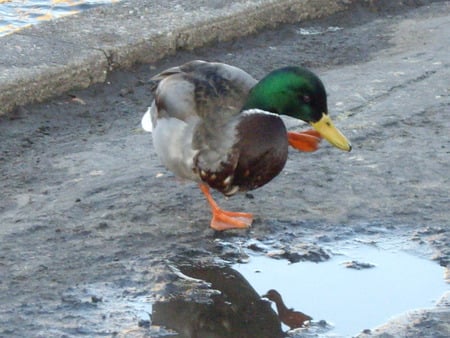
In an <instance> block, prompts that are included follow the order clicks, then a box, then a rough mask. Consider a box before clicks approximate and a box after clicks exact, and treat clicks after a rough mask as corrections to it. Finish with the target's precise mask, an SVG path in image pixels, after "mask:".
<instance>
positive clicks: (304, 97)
mask: <svg viewBox="0 0 450 338" xmlns="http://www.w3.org/2000/svg"><path fill="white" fill-rule="evenodd" d="M302 100H303V102H305V103H311V96H309V95H303V96H302Z"/></svg>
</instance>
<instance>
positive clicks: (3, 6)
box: [0, 0, 119, 37]
mask: <svg viewBox="0 0 450 338" xmlns="http://www.w3.org/2000/svg"><path fill="white" fill-rule="evenodd" d="M118 1H119V0H28V1H27V0H0V37H1V36H5V35H8V34H11V33H14V32H16V31H18V30H20V29H23V28H25V27H28V26H31V25H36V24H38V23H40V22H43V21H48V20H53V19H56V18H60V17H63V16H67V15H72V14H76V13H79V12H80V11H83V10H87V9H90V8H93V7H97V6H100V5H105V4H110V3H114V2H118Z"/></svg>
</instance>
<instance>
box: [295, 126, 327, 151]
mask: <svg viewBox="0 0 450 338" xmlns="http://www.w3.org/2000/svg"><path fill="white" fill-rule="evenodd" d="M287 135H288V141H289V144H290V145H291V147H293V148H295V149H297V150H300V151H305V152H313V151H316V150H317V149H319V143H320V141H321V140H322V136H320V134H319V133H318V132H317V131H315V130H312V129H310V130H306V131H303V132H300V133H298V132H293V131H288V133H287Z"/></svg>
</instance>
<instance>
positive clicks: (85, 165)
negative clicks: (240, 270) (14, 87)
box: [0, 2, 450, 337]
mask: <svg viewBox="0 0 450 338" xmlns="http://www.w3.org/2000/svg"><path fill="white" fill-rule="evenodd" d="M410 3H411V2H410ZM422 3H426V2H422ZM449 18H450V5H449V2H433V3H431V4H430V5H425V6H418V5H411V4H410V5H408V6H400V7H395V8H389V9H388V10H380V9H379V8H376V7H370V8H369V7H359V8H355V9H354V10H353V11H352V12H349V13H341V14H339V15H335V16H333V17H330V18H326V19H323V20H318V21H313V22H303V23H301V24H296V25H287V26H283V27H280V28H279V29H278V30H273V31H267V32H263V33H261V34H259V35H256V36H252V37H249V38H246V39H242V40H239V41H234V42H229V43H224V44H220V45H215V46H209V47H208V48H204V49H200V50H196V51H191V52H187V51H184V52H179V53H178V54H177V55H175V56H173V57H169V58H167V59H165V60H163V61H161V62H160V63H158V64H154V65H140V66H136V67H135V68H134V69H132V70H129V71H117V72H114V73H112V74H110V75H109V77H108V81H107V83H105V84H101V85H95V86H93V87H91V88H89V89H87V90H83V91H79V92H72V93H68V94H67V95H66V96H63V97H59V98H56V99H54V100H51V101H49V102H47V103H44V104H38V105H30V106H26V107H22V108H19V109H17V110H16V111H15V112H14V113H12V114H10V115H8V116H3V117H1V118H0V131H1V132H0V175H1V182H0V191H1V192H2V198H1V203H0V224H1V226H0V235H1V236H0V303H1V304H2V306H1V308H0V336H2V337H3V336H4V337H31V336H35V337H70V336H78V335H84V336H89V337H94V336H114V335H115V336H117V335H119V336H152V337H157V336H163V335H164V334H165V332H166V331H165V329H164V328H161V327H160V325H157V324H158V323H157V320H156V319H155V314H154V315H153V322H152V320H151V317H150V316H147V317H146V316H145V315H137V314H136V308H138V307H142V308H143V309H142V311H141V312H143V313H146V312H149V311H147V310H145V309H146V308H147V307H146V303H152V302H155V301H156V300H164V299H168V298H170V297H171V296H172V295H175V294H177V295H179V294H183V295H185V297H184V298H183V300H182V301H180V303H160V305H159V306H162V307H164V306H168V307H170V306H173V307H174V309H172V310H174V311H175V313H176V312H177V311H180V309H181V308H183V309H186V308H188V309H189V312H188V314H187V315H185V317H182V318H181V319H180V318H177V320H178V321H179V322H184V326H186V327H189V328H188V329H186V330H185V331H184V332H185V333H184V334H185V336H195V334H194V333H193V332H206V331H201V330H202V329H204V328H205V325H206V324H205V322H212V321H214V320H213V319H211V318H209V319H208V318H207V319H205V318H203V319H202V321H201V320H198V321H197V322H196V323H193V324H192V323H191V324H187V323H188V322H189V321H190V319H192V318H189V314H191V315H192V316H191V317H194V313H197V312H198V311H200V312H202V311H203V312H202V313H204V311H210V309H207V310H205V309H203V310H198V309H197V308H196V307H195V305H196V304H197V305H198V304H204V303H202V301H204V300H205V299H209V298H208V296H209V295H210V294H211V293H213V292H212V291H211V290H209V289H208V288H207V287H205V285H204V284H202V283H200V282H195V281H186V280H185V279H183V278H181V277H180V276H182V275H181V274H180V273H179V272H177V268H178V269H181V271H182V272H183V273H185V274H187V275H190V276H191V277H196V278H200V279H204V280H208V279H214V278H216V277H211V276H210V275H208V273H207V272H205V270H201V269H197V270H196V266H197V264H199V262H201V263H202V264H203V265H208V266H211V265H212V267H211V269H213V270H214V269H215V266H220V267H222V268H224V269H226V266H227V262H228V263H233V262H236V261H239V260H241V261H242V260H244V261H245V260H246V259H248V257H247V251H246V250H249V251H251V250H254V251H258V250H263V251H264V250H265V249H264V248H265V247H263V248H260V247H258V246H255V244H254V243H255V242H252V240H255V239H257V240H259V241H260V242H259V243H268V245H271V246H273V247H275V248H277V249H282V250H283V252H284V256H283V257H284V258H287V259H291V260H292V261H294V262H297V261H301V260H315V261H319V262H320V261H322V260H326V259H328V257H329V256H330V255H332V254H333V252H335V251H339V248H340V246H341V245H343V243H353V242H354V241H355V240H357V241H364V242H366V243H372V244H374V245H380V247H384V246H388V247H389V246H390V247H391V248H395V249H396V250H406V251H408V252H412V253H413V254H414V255H418V256H421V257H426V258H427V259H430V260H432V261H434V262H435V264H439V265H441V266H442V267H447V268H448V265H449V264H450V247H449V243H450V240H449V238H450V236H449V232H450V231H449V219H450V210H449V188H450V182H449V180H450V175H449V169H448V168H449V164H450V160H449V152H450V138H449V133H448V131H449V130H450V129H449V127H450V124H449V121H448V117H449V116H450V115H449V111H450V87H449V85H448V83H449V82H448V78H449V77H448V74H449V69H450V67H449V65H450V64H449V60H450V51H449V50H448V36H449V33H450V25H449ZM190 59H207V60H217V61H222V62H227V63H230V64H233V65H236V66H239V67H242V68H244V69H245V70H247V71H248V72H250V73H251V74H253V75H254V76H255V77H261V76H262V75H263V74H265V73H266V72H268V71H270V70H272V69H274V68H276V67H279V66H283V65H288V64H302V65H305V66H307V67H310V68H312V69H313V70H315V71H316V72H317V73H318V74H320V75H321V77H322V78H323V80H324V82H325V85H326V87H327V90H328V92H329V106H330V112H331V115H332V116H333V117H334V119H335V120H336V123H337V125H338V126H339V127H340V128H341V129H342V130H343V132H344V133H345V134H347V136H348V137H349V138H350V139H351V141H352V143H353V146H354V150H353V152H351V153H344V152H340V151H339V150H337V149H335V148H332V147H331V146H329V145H327V144H323V146H322V148H321V149H320V150H319V151H318V152H316V153H313V154H303V153H302V154H299V153H298V152H296V151H291V152H290V156H289V161H288V163H287V165H286V167H285V169H284V171H283V172H282V174H281V175H280V176H279V177H277V178H276V179H275V180H274V181H272V182H271V183H269V184H268V185H266V186H265V187H263V188H261V189H259V190H257V191H254V192H251V194H247V195H239V196H235V197H232V198H230V199H228V200H225V198H223V197H222V196H220V195H219V194H216V195H215V196H216V199H217V201H218V202H219V204H220V205H221V206H223V207H225V208H228V209H232V210H245V211H249V212H253V213H254V214H255V216H256V220H255V222H254V225H253V227H252V228H251V229H249V230H247V231H229V232H226V233H215V232H213V231H212V230H211V229H209V227H208V224H209V218H210V213H209V209H208V206H207V204H206V202H205V200H204V198H203V196H202V195H201V193H200V191H199V190H198V189H197V187H196V185H195V184H192V183H189V182H180V181H179V180H178V179H176V178H175V177H174V176H173V175H171V174H170V173H169V172H167V171H166V170H165V169H164V168H163V166H162V165H161V164H160V163H159V162H158V159H157V157H156V155H155V154H154V152H153V148H152V142H151V135H149V134H146V133H144V132H142V131H141V129H140V118H141V115H142V113H143V112H144V111H145V110H146V107H147V106H148V105H149V104H150V102H151V96H150V94H149V85H148V79H149V78H150V77H151V75H152V74H154V73H156V72H157V71H160V70H162V69H164V68H166V67H168V66H172V65H175V64H179V63H182V62H185V61H188V60H190ZM248 243H253V244H248ZM244 249H246V250H244ZM218 259H220V264H219V262H218ZM192 266H194V268H193V267H192ZM224 266H225V267H224ZM208 271H209V270H208ZM221 273H224V274H225V276H230V275H233V274H234V273H233V271H228V270H226V271H225V272H224V271H221ZM419 273H420V272H419ZM447 273H448V272H447ZM208 276H209V277H208ZM235 278H236V279H237V280H238V279H239V277H235ZM324 278H333V276H324ZM219 279H220V278H219ZM225 279H226V278H225ZM210 282H211V283H213V282H212V281H211V280H210ZM297 283H298V281H293V284H297ZM213 284H214V283H213ZM243 285H244V286H240V289H239V290H248V294H249V295H250V296H249V297H250V299H253V303H255V302H256V303H257V302H258V300H257V299H258V297H257V295H256V296H255V295H254V294H253V293H252V292H253V291H252V290H251V287H250V288H249V287H248V285H245V282H243ZM236 288H237V287H236ZM232 289H233V288H232ZM208 292H209V293H208ZM244 294H247V293H246V292H244V291H242V295H244ZM186 295H188V296H186ZM411 296H412V297H413V295H411ZM255 297H256V298H255ZM111 299H116V300H117V299H121V300H123V303H120V302H119V301H116V302H115V303H114V302H112V301H111ZM124 299H126V300H127V301H124ZM187 300H194V302H193V303H192V302H188V301H187ZM133 301H135V305H132V304H133ZM113 303H114V304H115V305H114V306H113V305H112V304H113ZM225 303H226V302H224V303H223V304H225ZM253 303H252V304H253ZM108 304H109V305H108ZM136 304H137V305H136ZM161 304H162V305H161ZM264 304H267V303H264ZM264 304H263V305H261V308H260V310H259V311H260V312H261V313H263V312H264V313H266V314H267V316H268V317H266V319H264V320H262V321H261V322H260V323H259V324H258V323H257V324H256V325H255V327H253V328H252V330H253V331H251V332H253V335H252V334H250V333H248V332H247V333H246V335H247V336H254V337H261V336H264V335H266V336H268V337H271V336H277V335H278V334H279V333H280V327H279V323H278V324H277V323H275V324H273V325H272V324H270V325H269V324H267V323H273V315H274V313H273V312H271V311H270V310H269V309H267V308H266V307H265V305H264ZM199 306H203V305H199ZM155 307H156V305H155V306H154V310H155ZM191 307H192V308H191ZM261 309H263V310H261ZM448 309H449V307H448V303H447V305H445V302H444V303H442V304H441V305H440V307H438V308H436V309H433V310H431V312H423V313H419V314H417V318H416V317H415V319H414V325H412V324H408V325H406V329H405V325H400V328H396V325H397V324H398V323H395V322H394V323H393V324H391V325H388V326H387V328H384V330H385V331H384V332H389V333H392V332H394V333H393V336H398V332H403V333H404V332H406V333H407V334H408V337H425V336H428V337H444V336H446V335H447V334H448V333H449V327H450V323H449V320H448V317H449V310H448ZM247 310H248V309H247ZM167 311H169V310H167ZM196 311H197V312H196ZM224 311H225V310H224ZM169 312H170V311H169ZM210 312H211V311H210ZM225 312H226V311H225ZM172 313H173V312H172ZM242 316H244V315H242ZM173 318H175V317H173ZM240 318H245V317H240ZM267 318H270V320H269V319H267ZM159 320H160V322H159V323H161V322H164V319H161V318H159ZM262 323H265V324H262ZM151 324H153V325H151ZM266 324H267V325H268V326H270V328H269V327H265V326H264V325H266ZM217 325H219V324H217ZM277 325H278V326H277ZM219 326H220V325H219ZM176 327H178V326H176V325H175V324H174V327H172V328H176ZM258 328H259V329H258ZM178 329H179V331H182V330H183V328H180V327H178ZM271 329H273V330H274V331H273V332H274V333H271V334H269V333H267V332H272V331H270V330H271ZM367 329H373V328H367ZM211 330H212V329H211ZM258 330H262V331H258ZM392 330H393V331H392ZM395 330H400V331H395ZM401 330H403V331H401ZM208 332H209V331H208ZM211 332H212V331H211ZM211 332H209V333H208V334H206V333H204V334H201V333H198V336H199V337H202V336H205V337H206V336H209V337H220V336H224V337H225V336H236V332H235V333H234V335H227V334H228V333H226V330H225V329H224V330H222V331H220V330H219V333H217V332H216V333H214V334H213V333H211ZM261 332H265V334H262V333H261ZM380 332H382V331H380ZM395 332H397V333H395ZM324 334H326V332H325V333H324ZM246 335H245V334H244V333H242V334H240V335H239V336H242V337H244V336H246ZM294 335H295V334H294ZM296 335H297V336H302V335H308V333H307V332H306V333H305V332H302V333H297V334H296Z"/></svg>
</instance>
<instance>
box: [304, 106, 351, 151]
mask: <svg viewBox="0 0 450 338" xmlns="http://www.w3.org/2000/svg"><path fill="white" fill-rule="evenodd" d="M311 125H312V127H313V128H314V129H315V130H317V131H318V132H319V134H320V135H321V136H322V137H323V138H324V139H325V140H327V141H328V142H330V143H331V144H332V145H333V146H335V147H336V148H339V149H342V150H345V151H351V150H352V145H351V144H350V142H349V141H348V140H347V138H346V137H345V136H344V135H343V134H342V133H341V132H340V131H339V129H337V128H336V127H335V126H334V123H333V121H331V118H330V116H328V114H325V113H324V114H323V115H322V118H321V119H320V120H319V121H317V122H314V123H311Z"/></svg>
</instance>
